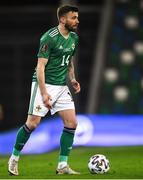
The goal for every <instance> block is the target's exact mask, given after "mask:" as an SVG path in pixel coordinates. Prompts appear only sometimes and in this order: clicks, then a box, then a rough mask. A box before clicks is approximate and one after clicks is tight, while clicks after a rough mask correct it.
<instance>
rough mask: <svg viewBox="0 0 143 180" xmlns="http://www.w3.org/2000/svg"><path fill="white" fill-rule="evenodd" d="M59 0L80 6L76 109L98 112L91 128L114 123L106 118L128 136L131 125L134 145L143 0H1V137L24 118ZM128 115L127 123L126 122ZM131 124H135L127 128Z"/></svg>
mask: <svg viewBox="0 0 143 180" xmlns="http://www.w3.org/2000/svg"><path fill="white" fill-rule="evenodd" d="M62 3H63V4H64V3H71V4H77V5H78V6H79V9H80V14H79V20H80V25H79V30H78V33H79V37H80V42H79V47H78V53H77V56H76V61H75V67H76V70H77V71H76V74H77V79H78V80H79V82H80V83H81V88H82V91H81V93H80V94H79V95H78V96H76V97H74V99H75V103H76V111H77V113H78V114H83V115H86V114H98V118H97V117H95V122H94V118H93V117H92V118H91V117H89V116H88V118H89V119H90V120H91V122H92V123H91V124H92V125H93V128H94V127H95V126H96V120H97V121H98V120H101V121H100V122H101V124H99V126H100V127H101V126H104V130H103V131H104V132H105V131H106V130H107V132H111V131H112V132H113V131H114V130H115V129H116V128H115V126H113V128H111V129H110V128H109V129H108V128H107V129H106V127H107V126H106V125H107V124H108V125H109V126H110V127H111V126H112V125H114V123H115V125H116V127H117V126H118V125H119V124H120V125H121V126H120V127H119V129H120V131H118V130H117V129H116V132H117V133H118V132H119V133H121V134H122V133H123V129H124V132H126V136H127V135H128V130H129V134H130V135H131V134H135V136H136V138H135V139H134V140H137V139H138V138H139V137H140V142H139V143H137V145H142V144H143V134H142V132H143V131H142V127H143V126H142V123H143V120H142V113H143V75H142V69H143V0H138V1H135V0H100V1H95V0H90V2H88V1H86V0H76V1H74V0H73V1H72V0H61V1H60V0H59V1H52V0H47V1H46V0H45V1H44V0H41V1H38V0H37V1H36V0H35V1H32V0H27V1H26V0H23V1H22V2H21V1H15V0H13V1H10V2H9V4H7V2H6V1H1V2H0V24H1V28H0V54H1V56H0V58H1V60H0V81H1V86H0V140H2V139H3V138H4V137H3V135H8V133H10V132H11V131H12V130H13V129H14V128H18V127H20V126H21V125H22V124H23V123H24V122H25V119H26V116H27V109H28V104H29V96H30V88H31V76H32V74H33V70H34V68H35V66H36V63H37V50H38V47H39V38H40V36H41V35H42V34H43V32H45V31H47V30H48V29H49V28H51V27H52V26H55V25H57V19H56V9H57V7H58V6H59V5H60V4H62ZM118 117H122V118H121V122H118V120H119V119H118ZM85 118H86V116H84V117H83V121H84V119H85ZM103 119H105V121H106V122H105V121H104V122H103V121H102V120H103ZM113 119H114V121H113ZM117 119H118V120H117ZM116 120H117V121H116ZM129 120H130V121H129ZM133 120H134V122H135V124H134V123H133ZM45 121H46V122H47V121H48V119H47V118H46V119H45ZM45 121H44V122H45ZM128 121H129V123H131V124H128V125H125V124H126V123H128ZM116 122H118V123H116ZM102 123H103V124H102ZM106 123H107V124H106ZM97 124H98V123H97ZM125 126H126V128H124V127H125ZM131 127H132V128H135V129H132V131H130V130H131V129H130V128H131ZM138 128H139V129H138ZM110 130H111V131H110ZM134 130H135V131H134ZM9 131H10V132H9ZM46 131H48V129H47V130H46ZM103 131H101V132H103ZM101 132H99V134H100V135H101V134H102V133H101ZM137 132H138V133H137ZM111 135H113V136H114V133H113V134H111ZM137 135H138V136H137ZM105 136H106V135H105ZM100 137H101V136H99V138H100ZM120 138H121V139H124V138H123V137H120ZM129 138H131V136H129ZM103 139H104V138H103ZM103 139H102V138H101V142H102V140H103ZM0 142H1V143H2V141H0ZM106 142H108V141H106ZM86 143H87V142H86ZM127 144H128V143H127ZM127 144H126V143H125V144H124V145H127ZM132 144H134V143H132ZM96 145H100V144H96ZM104 145H105V144H104ZM109 145H113V144H110V143H109ZM114 145H115V144H114ZM120 145H121V144H120ZM122 145H123V144H122ZM134 145H135V144H134ZM0 146H1V147H0V148H1V149H2V144H0Z"/></svg>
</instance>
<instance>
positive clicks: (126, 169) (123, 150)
mask: <svg viewBox="0 0 143 180" xmlns="http://www.w3.org/2000/svg"><path fill="white" fill-rule="evenodd" d="M97 153H100V154H104V155H106V156H107V158H108V159H109V161H110V166H111V167H110V171H109V172H108V173H106V174H103V175H98V174H90V173H89V171H88V169H87V163H88V159H89V158H90V156H92V155H94V154H97ZM8 158H9V157H8V156H0V179H143V146H138V147H92V148H84V147H80V148H75V149H73V150H72V152H71V156H70V158H69V164H70V166H71V167H72V168H73V169H75V170H77V171H80V172H81V175H56V174H55V169H56V166H57V159H58V151H54V152H51V153H47V154H40V155H22V156H21V159H20V162H19V173H20V175H19V176H17V177H16V176H10V175H8V172H7V161H8Z"/></svg>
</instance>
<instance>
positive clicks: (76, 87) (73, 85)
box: [71, 79, 80, 94]
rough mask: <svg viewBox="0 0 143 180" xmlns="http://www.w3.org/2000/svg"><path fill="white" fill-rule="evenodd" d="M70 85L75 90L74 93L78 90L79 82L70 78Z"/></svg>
mask: <svg viewBox="0 0 143 180" xmlns="http://www.w3.org/2000/svg"><path fill="white" fill-rule="evenodd" d="M71 85H72V87H73V89H74V90H75V94H77V93H79V92H80V84H79V83H78V82H77V81H76V80H75V79H73V80H71Z"/></svg>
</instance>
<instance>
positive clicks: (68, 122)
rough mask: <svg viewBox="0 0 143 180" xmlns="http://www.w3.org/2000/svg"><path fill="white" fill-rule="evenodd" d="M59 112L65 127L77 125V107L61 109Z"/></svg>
mask: <svg viewBox="0 0 143 180" xmlns="http://www.w3.org/2000/svg"><path fill="white" fill-rule="evenodd" d="M58 114H59V116H60V117H61V118H62V120H63V123H64V126H65V127H68V128H76V127H77V119H76V114H75V109H65V110H61V111H59V112H58Z"/></svg>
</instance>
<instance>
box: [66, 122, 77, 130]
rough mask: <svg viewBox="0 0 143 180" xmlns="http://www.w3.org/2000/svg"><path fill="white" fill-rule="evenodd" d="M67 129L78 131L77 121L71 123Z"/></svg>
mask: <svg viewBox="0 0 143 180" xmlns="http://www.w3.org/2000/svg"><path fill="white" fill-rule="evenodd" d="M67 127H69V128H74V129H76V128H77V121H71V122H69V123H68V125H67Z"/></svg>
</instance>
